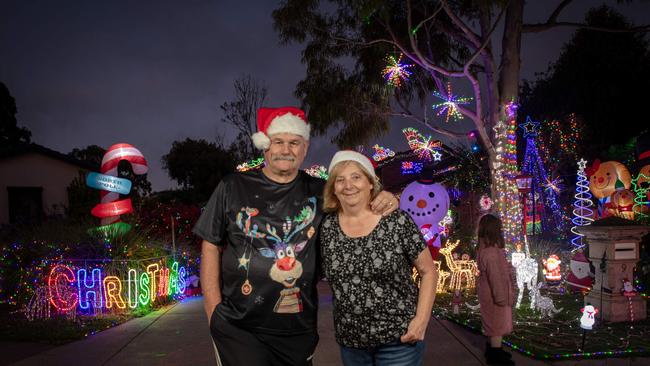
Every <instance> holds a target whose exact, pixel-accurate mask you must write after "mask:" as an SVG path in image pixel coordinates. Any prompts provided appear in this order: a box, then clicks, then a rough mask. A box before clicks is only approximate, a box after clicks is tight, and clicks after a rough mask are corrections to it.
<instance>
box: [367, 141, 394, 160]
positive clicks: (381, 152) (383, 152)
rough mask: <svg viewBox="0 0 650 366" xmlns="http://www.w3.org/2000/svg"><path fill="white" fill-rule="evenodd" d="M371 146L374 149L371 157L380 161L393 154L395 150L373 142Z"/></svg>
mask: <svg viewBox="0 0 650 366" xmlns="http://www.w3.org/2000/svg"><path fill="white" fill-rule="evenodd" d="M372 148H373V149H375V153H374V154H373V155H372V158H373V159H374V160H375V161H376V162H380V161H383V160H386V159H388V158H392V157H394V156H395V152H394V151H393V150H391V149H389V148H387V147H383V146H379V144H375V146H373V147H372Z"/></svg>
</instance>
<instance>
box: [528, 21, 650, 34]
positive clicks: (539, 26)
mask: <svg viewBox="0 0 650 366" xmlns="http://www.w3.org/2000/svg"><path fill="white" fill-rule="evenodd" d="M557 27H574V28H581V29H588V30H593V31H599V32H607V33H644V32H650V25H648V24H646V25H640V26H636V27H631V28H623V29H613V28H605V27H596V26H592V25H588V24H585V23H572V22H554V23H536V24H523V25H522V29H521V31H522V33H539V32H543V31H546V30H549V29H552V28H557Z"/></svg>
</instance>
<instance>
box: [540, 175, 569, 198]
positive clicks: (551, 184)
mask: <svg viewBox="0 0 650 366" xmlns="http://www.w3.org/2000/svg"><path fill="white" fill-rule="evenodd" d="M544 188H545V190H546V192H547V193H548V194H551V191H554V192H555V193H557V194H560V192H562V191H563V190H564V181H563V180H562V178H560V177H557V178H554V179H551V178H550V177H547V178H546V183H545V184H544Z"/></svg>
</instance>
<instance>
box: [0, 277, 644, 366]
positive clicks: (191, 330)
mask: <svg viewBox="0 0 650 366" xmlns="http://www.w3.org/2000/svg"><path fill="white" fill-rule="evenodd" d="M319 289H320V290H321V294H322V295H321V309H320V311H319V332H320V336H321V338H320V343H319V345H318V348H317V349H316V354H315V356H314V365H315V366H334V365H336V366H340V365H341V362H340V359H339V352H338V346H337V345H336V342H335V341H334V331H333V323H332V304H331V295H330V293H329V289H328V288H327V285H326V284H321V285H319ZM426 342H427V346H426V351H425V352H426V353H425V362H424V364H425V366H429V365H430V366H434V365H436V366H437V365H442V366H455V365H463V366H479V365H484V364H485V363H484V361H483V346H484V344H485V340H484V338H483V337H482V336H480V335H477V334H474V333H471V332H469V331H467V330H466V329H464V328H462V327H460V326H457V325H456V324H453V323H450V322H448V321H445V320H438V319H432V320H431V322H430V323H429V328H428V330H427V335H426ZM0 346H2V347H0V350H2V351H4V352H9V353H14V352H17V348H15V347H14V346H15V344H13V345H12V344H8V343H5V344H3V345H0ZM35 349H36V348H35ZM40 350H41V352H39V353H37V354H34V355H31V354H29V353H23V354H22V357H24V358H23V359H22V360H20V361H18V362H17V363H14V365H36V366H50V365H52V366H56V365H65V366H86V365H127V366H128V365H174V366H184V365H193V366H194V365H199V366H200V365H214V364H215V360H214V351H213V349H212V344H211V340H210V337H209V335H208V327H207V322H206V319H205V315H204V313H203V301H202V298H200V297H199V298H189V299H185V300H184V301H182V302H181V303H178V304H175V305H172V306H169V307H166V308H164V309H160V310H158V311H155V312H153V313H151V314H149V315H147V316H145V317H142V318H138V319H134V320H132V321H129V322H127V323H124V324H121V325H119V326H117V327H114V328H111V329H109V330H106V331H103V332H101V333H98V334H96V335H93V336H90V337H88V338H86V339H83V340H81V341H77V342H72V343H68V344H66V345H63V346H60V347H53V348H48V349H44V350H43V349H42V348H41V349H40ZM4 352H3V353H4ZM20 352H26V347H25V346H24V345H23V347H22V350H21V351H20ZM35 352H36V351H35ZM513 354H514V360H515V362H516V363H517V365H531V366H535V365H555V366H569V365H580V366H585V365H588V366H596V365H598V366H623V365H650V359H649V358H622V359H605V360H586V361H560V362H552V363H551V362H542V361H535V360H531V359H529V358H527V357H525V356H522V355H521V354H519V353H517V352H513ZM14 356H15V355H14ZM14 359H18V358H14Z"/></svg>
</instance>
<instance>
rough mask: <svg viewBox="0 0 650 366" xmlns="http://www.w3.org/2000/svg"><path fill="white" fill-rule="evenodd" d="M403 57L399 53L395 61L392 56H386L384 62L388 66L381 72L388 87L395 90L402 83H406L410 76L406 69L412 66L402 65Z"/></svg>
mask: <svg viewBox="0 0 650 366" xmlns="http://www.w3.org/2000/svg"><path fill="white" fill-rule="evenodd" d="M403 56H404V55H403V54H401V53H400V55H399V57H398V58H397V59H395V56H393V55H390V56H386V62H387V63H388V64H387V65H386V67H384V70H383V71H382V74H383V75H384V79H386V82H387V83H388V85H390V86H393V87H396V88H399V87H400V86H401V85H402V81H407V80H408V78H409V77H410V76H411V74H412V73H411V72H410V71H408V69H409V68H411V67H413V65H411V64H405V63H402V57H403Z"/></svg>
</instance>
